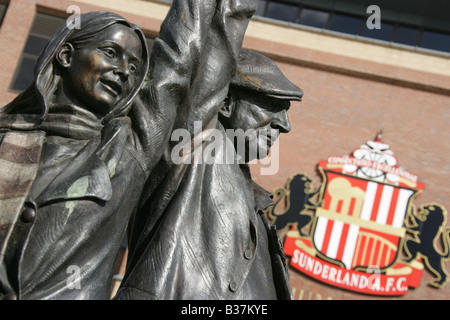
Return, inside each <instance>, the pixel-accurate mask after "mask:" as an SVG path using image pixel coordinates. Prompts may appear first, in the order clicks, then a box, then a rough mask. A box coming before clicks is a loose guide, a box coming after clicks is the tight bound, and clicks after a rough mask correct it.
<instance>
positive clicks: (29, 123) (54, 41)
mask: <svg viewBox="0 0 450 320" xmlns="http://www.w3.org/2000/svg"><path fill="white" fill-rule="evenodd" d="M116 23H120V24H124V25H126V26H128V27H129V28H131V29H132V30H133V31H135V32H136V34H137V35H138V36H139V38H140V40H141V43H142V52H143V54H142V55H143V70H142V71H141V72H140V79H139V80H138V81H137V85H136V87H135V88H134V89H133V91H132V92H131V93H130V95H129V96H128V97H125V98H123V99H122V100H120V101H118V102H117V103H116V105H115V106H114V107H113V108H112V110H111V111H110V112H109V113H108V114H107V115H105V116H104V117H103V119H101V121H91V120H90V119H89V117H88V116H87V115H88V114H89V111H88V110H84V109H83V108H80V107H78V106H73V105H70V106H55V109H52V107H53V106H52V99H53V98H54V94H55V92H56V90H57V89H58V87H59V84H60V81H61V74H60V71H59V68H57V67H56V63H57V62H56V61H55V56H56V54H57V53H58V51H59V49H60V48H61V47H62V46H63V45H64V44H65V43H67V42H71V41H76V40H77V39H80V38H86V37H90V36H93V35H95V34H96V33H98V32H101V31H102V30H104V29H106V28H107V27H109V26H111V25H113V24H116ZM80 25H81V28H80V29H77V28H70V27H69V26H68V25H67V24H66V23H65V24H63V25H62V26H61V27H60V28H59V29H58V31H57V32H56V33H55V34H54V36H53V37H52V38H51V39H50V41H49V42H48V44H47V46H46V47H45V49H44V50H43V51H42V53H41V54H40V56H39V58H38V60H37V62H36V65H35V69H34V75H35V77H34V81H33V83H32V84H31V85H30V87H28V89H26V90H25V91H24V92H22V93H21V94H20V95H19V96H17V98H16V99H15V100H13V101H12V102H11V103H10V104H8V105H6V106H5V107H4V108H3V109H2V110H0V128H9V129H18V130H43V131H46V132H47V133H51V134H58V135H62V136H69V137H73V138H78V139H83V138H89V137H92V135H93V133H94V132H95V133H97V132H98V130H99V129H101V128H102V126H103V125H105V124H107V123H108V122H109V121H111V120H112V119H114V118H117V117H123V116H125V115H127V114H128V112H129V110H130V108H131V105H132V102H133V100H134V98H135V97H136V95H137V94H138V92H139V90H140V88H141V87H142V85H143V84H144V81H145V77H146V74H147V71H148V68H149V53H148V48H147V44H146V40H145V35H144V34H143V32H142V31H141V30H140V28H139V27H138V26H136V25H134V24H132V23H130V22H128V21H127V20H126V19H125V18H123V17H121V16H119V15H117V14H115V13H112V12H107V11H97V12H90V13H86V14H82V15H81V16H80Z"/></svg>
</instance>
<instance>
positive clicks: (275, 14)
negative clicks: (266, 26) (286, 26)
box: [266, 2, 298, 22]
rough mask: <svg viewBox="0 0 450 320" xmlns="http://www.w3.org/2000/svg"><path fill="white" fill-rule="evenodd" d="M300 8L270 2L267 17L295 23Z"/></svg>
mask: <svg viewBox="0 0 450 320" xmlns="http://www.w3.org/2000/svg"><path fill="white" fill-rule="evenodd" d="M297 13H298V6H294V5H291V4H285V3H277V2H270V3H269V6H268V7H267V12H266V17H268V18H272V19H277V20H283V21H288V22H293V21H294V20H295V18H296V17H297Z"/></svg>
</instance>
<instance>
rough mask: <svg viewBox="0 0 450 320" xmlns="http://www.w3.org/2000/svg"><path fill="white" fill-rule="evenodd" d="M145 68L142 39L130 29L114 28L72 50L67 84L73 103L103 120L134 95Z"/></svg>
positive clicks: (119, 26)
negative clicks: (118, 103) (129, 96)
mask: <svg viewBox="0 0 450 320" xmlns="http://www.w3.org/2000/svg"><path fill="white" fill-rule="evenodd" d="M142 66H143V61H142V43H141V41H140V38H139V37H138V35H137V34H136V33H135V32H134V31H133V30H132V29H130V28H128V27H127V26H124V25H121V24H114V25H112V26H110V27H108V28H106V29H104V30H103V31H102V32H100V33H99V34H98V35H97V36H96V37H95V38H94V39H92V40H91V41H89V42H88V43H86V44H84V45H83V46H82V47H81V48H78V49H73V52H72V54H71V59H70V66H69V67H68V69H67V73H66V76H65V78H64V81H65V84H66V86H67V88H68V89H69V91H70V92H69V94H70V95H71V96H72V100H73V99H75V100H76V101H78V102H79V103H81V105H82V106H85V107H88V108H90V109H93V110H91V111H93V112H94V113H96V114H99V115H101V116H104V115H106V114H107V113H108V112H110V111H111V110H112V109H113V108H114V106H115V105H116V103H117V102H119V101H120V100H122V99H124V98H126V97H128V95H129V94H131V92H132V91H133V89H134V88H135V86H136V85H137V82H138V79H139V78H140V76H139V73H140V72H142V71H141V70H142ZM66 94H67V93H66Z"/></svg>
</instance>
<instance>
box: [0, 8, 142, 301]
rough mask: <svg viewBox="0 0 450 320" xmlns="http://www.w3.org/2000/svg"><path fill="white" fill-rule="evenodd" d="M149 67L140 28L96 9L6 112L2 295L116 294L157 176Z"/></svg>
mask: <svg viewBox="0 0 450 320" xmlns="http://www.w3.org/2000/svg"><path fill="white" fill-rule="evenodd" d="M148 68H149V53H148V49H147V46H146V40H145V36H144V34H143V33H142V31H141V30H140V29H139V28H138V27H137V26H135V25H133V24H131V23H130V22H128V21H127V20H125V19H124V18H122V17H120V16H118V15H116V14H113V13H110V12H93V13H87V14H84V15H82V16H81V28H80V29H76V28H69V27H68V26H66V25H63V26H62V27H61V28H60V29H59V30H58V31H57V32H56V34H55V35H54V36H53V37H52V38H51V39H50V41H49V43H48V45H47V46H46V48H45V49H44V51H43V52H42V53H41V55H40V57H39V59H38V61H37V63H36V66H35V80H34V82H33V84H32V85H31V86H30V87H29V88H28V89H27V90H25V91H24V92H23V93H22V94H20V95H19V96H18V97H17V98H16V99H15V100H14V101H12V102H11V103H10V104H8V105H7V106H5V107H4V108H3V109H0V142H1V146H0V161H1V162H2V164H1V167H2V170H0V171H1V172H0V208H1V209H0V250H1V251H0V298H4V299H109V297H110V284H111V279H112V272H113V266H114V262H115V259H116V256H117V253H118V249H119V247H120V243H121V241H122V238H123V237H124V234H125V231H126V226H127V222H128V219H129V217H130V215H131V214H132V212H133V210H134V209H135V207H136V205H137V201H138V199H139V196H140V192H141V189H142V186H143V184H144V182H145V180H146V179H147V177H148V174H149V168H148V159H147V158H148V153H149V150H148V148H149V144H148V143H147V141H145V139H146V137H145V135H144V136H143V135H142V132H143V131H145V130H143V128H147V127H148V123H146V121H147V120H148V117H147V118H146V117H145V115H146V114H147V115H148V110H144V108H145V107H144V106H143V104H133V101H134V98H135V97H136V96H137V94H138V93H139V90H140V88H141V87H142V85H143V84H144V81H145V77H146V75H147V71H148ZM131 109H132V110H131ZM130 110H131V111H130ZM137 115H138V116H137ZM143 140H144V141H143ZM7 168H9V169H7Z"/></svg>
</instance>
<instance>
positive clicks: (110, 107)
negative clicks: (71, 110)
mask: <svg viewBox="0 0 450 320" xmlns="http://www.w3.org/2000/svg"><path fill="white" fill-rule="evenodd" d="M80 19H81V20H80V26H81V28H79V29H76V28H69V27H68V26H67V25H66V24H64V25H63V26H62V27H61V28H60V29H59V30H58V31H57V32H56V33H55V34H54V36H53V37H52V38H51V39H50V41H49V43H48V44H47V46H46V47H45V49H44V50H43V52H42V53H41V54H40V56H39V58H38V61H37V62H36V65H35V80H34V82H33V84H32V85H31V86H30V88H28V89H27V90H26V91H24V92H23V93H22V94H21V95H19V96H18V97H17V98H16V99H15V100H14V101H13V102H12V103H11V104H10V105H8V106H6V107H5V109H4V110H3V112H5V113H22V112H27V113H39V114H41V118H46V117H47V114H48V112H49V108H50V106H51V104H52V103H54V102H55V100H56V99H57V98H58V97H57V96H59V95H61V94H63V95H64V96H65V97H66V98H67V100H68V102H69V103H74V104H77V105H78V106H80V107H83V108H86V109H88V110H89V111H91V112H93V113H95V114H97V115H98V116H99V117H100V118H102V119H103V122H107V121H109V120H110V119H112V118H114V117H118V116H123V115H125V114H126V113H128V111H129V108H130V106H131V102H132V101H133V99H134V97H135V96H136V95H137V93H138V91H139V90H140V88H141V86H142V85H143V83H144V80H145V76H146V73H147V71H148V64H149V62H148V59H149V53H148V49H147V45H146V40H145V36H144V34H143V33H142V31H141V30H140V29H139V27H137V26H135V25H134V24H131V23H130V22H128V21H127V20H126V19H125V18H123V17H121V16H119V15H117V14H115V13H111V12H107V11H98V12H90V13H86V14H83V15H81V16H80ZM36 100H37V101H36ZM36 102H38V103H36ZM31 105H33V107H32V108H33V109H30V107H31Z"/></svg>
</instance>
